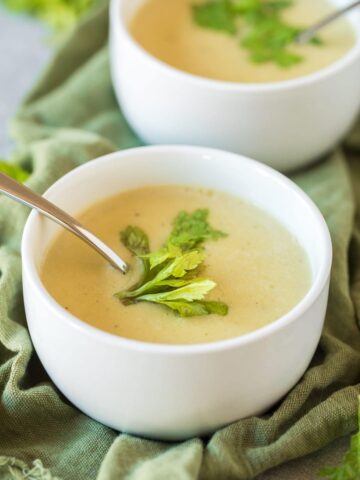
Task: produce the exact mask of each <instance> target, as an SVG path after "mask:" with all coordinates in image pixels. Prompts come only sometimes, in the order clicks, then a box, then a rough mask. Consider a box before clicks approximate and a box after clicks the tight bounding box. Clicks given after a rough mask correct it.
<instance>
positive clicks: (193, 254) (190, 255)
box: [115, 209, 228, 317]
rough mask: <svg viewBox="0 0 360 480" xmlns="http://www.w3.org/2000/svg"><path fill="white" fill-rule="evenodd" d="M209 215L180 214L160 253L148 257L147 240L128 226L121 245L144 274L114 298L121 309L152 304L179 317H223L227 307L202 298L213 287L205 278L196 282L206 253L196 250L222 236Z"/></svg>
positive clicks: (142, 232) (203, 211)
mask: <svg viewBox="0 0 360 480" xmlns="http://www.w3.org/2000/svg"><path fill="white" fill-rule="evenodd" d="M208 214H209V212H208V211H207V210H205V209H199V210H195V211H194V212H193V213H191V214H189V213H186V212H180V214H179V215H178V216H177V217H176V219H175V221H174V224H173V230H172V232H171V235H170V237H169V239H168V241H167V243H166V245H165V246H164V247H163V248H161V249H160V250H158V251H156V252H153V253H149V240H148V237H147V235H146V233H145V232H144V231H143V230H142V229H140V228H139V227H134V226H129V227H127V228H126V229H125V230H124V231H122V232H121V234H120V238H121V241H122V242H123V244H124V245H125V246H126V247H127V248H128V249H129V250H130V251H131V252H132V253H134V254H135V255H136V256H137V257H138V258H139V259H140V260H141V261H142V263H143V274H142V276H141V278H140V280H139V281H138V282H137V284H136V285H133V286H132V287H131V288H130V289H129V290H126V291H120V292H117V293H116V294H115V296H116V297H117V298H118V299H120V300H121V301H122V302H123V304H124V305H131V304H134V303H137V302H151V303H157V304H159V305H163V306H165V307H168V308H170V309H171V310H173V311H175V312H177V313H178V314H179V315H180V316H182V317H189V316H195V315H209V314H217V315H226V314H227V311H228V307H227V306H226V305H225V304H223V303H221V302H206V301H203V298H204V297H205V296H206V295H207V293H209V292H210V291H211V290H212V289H213V288H214V287H215V286H216V284H215V283H214V282H213V281H212V280H209V279H206V278H196V277H195V275H196V274H198V273H199V269H200V267H201V265H202V264H203V262H204V259H205V252H204V251H203V250H199V249H195V248H194V247H195V246H197V247H199V246H200V245H201V244H202V243H203V242H204V241H205V240H208V239H209V240H216V239H218V238H221V237H224V236H225V234H224V233H223V232H221V231H219V230H215V229H214V228H212V227H211V226H210V225H209V223H208V220H207V219H208Z"/></svg>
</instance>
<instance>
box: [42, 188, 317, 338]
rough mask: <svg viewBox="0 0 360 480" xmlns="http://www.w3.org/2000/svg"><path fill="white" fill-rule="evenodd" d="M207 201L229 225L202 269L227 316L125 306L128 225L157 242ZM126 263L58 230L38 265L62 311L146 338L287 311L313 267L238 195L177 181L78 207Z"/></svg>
mask: <svg viewBox="0 0 360 480" xmlns="http://www.w3.org/2000/svg"><path fill="white" fill-rule="evenodd" d="M197 208H207V209H209V221H210V223H211V225H212V226H214V227H216V228H217V229H220V230H222V231H223V232H226V233H227V234H228V235H227V236H226V237H224V238H221V239H218V240H216V241H208V242H206V243H205V244H204V247H205V254H206V257H205V258H206V259H205V268H204V271H202V272H201V276H202V277H208V278H210V279H212V280H214V281H215V282H216V284H217V286H216V287H215V288H214V290H213V291H211V292H210V294H209V295H208V297H209V299H212V300H221V301H223V302H225V303H226V304H227V305H228V306H229V312H228V314H227V315H226V316H218V315H208V316H201V317H191V318H180V317H178V316H176V315H175V314H174V313H173V312H172V311H171V310H168V309H167V308H166V307H163V306H159V305H154V304H150V303H146V302H139V303H137V304H135V305H130V306H125V305H123V304H122V303H121V302H120V301H119V300H118V299H117V298H115V297H114V293H116V292H117V291H119V290H122V289H124V288H126V287H129V286H130V285H132V284H133V283H134V282H136V281H137V280H138V277H139V271H138V268H137V267H136V265H137V264H136V261H135V259H134V257H132V256H131V254H130V253H129V252H128V251H127V250H126V249H125V247H124V246H123V245H121V243H120V239H119V232H120V230H123V229H124V228H125V227H127V226H128V225H137V226H139V227H141V228H142V229H143V230H144V231H145V232H146V233H147V234H148V236H149V239H150V247H151V250H152V251H153V250H155V249H158V248H160V247H161V246H162V245H163V244H164V242H165V240H166V239H167V237H168V235H169V232H170V231H171V224H172V221H173V219H174V217H176V215H177V214H178V213H179V212H180V211H182V210H185V211H188V212H192V211H193V210H194V209H197ZM79 219H80V220H81V222H83V223H84V224H85V225H86V226H87V227H89V228H91V229H92V230H93V231H94V233H96V234H97V235H98V236H99V237H100V238H101V239H103V240H104V241H105V242H106V243H108V244H109V246H111V247H112V248H113V249H114V250H115V251H117V252H118V253H119V254H121V256H123V258H124V259H125V260H126V261H128V262H129V263H130V265H131V267H132V268H131V270H130V272H129V273H128V274H127V275H125V276H124V275H122V274H121V273H120V272H117V271H116V270H114V269H113V268H112V267H110V266H109V265H107V264H106V262H105V261H104V260H103V259H102V258H101V257H100V256H99V255H97V254H96V253H94V252H93V251H92V250H91V249H90V248H89V247H88V246H86V245H85V244H84V243H83V242H81V241H80V240H79V239H77V238H76V237H75V236H73V235H72V234H70V233H68V232H67V231H62V232H61V233H60V234H59V236H58V237H57V238H56V239H55V241H54V243H53V245H52V246H51V247H50V249H49V252H48V254H47V255H46V258H45V261H44V264H43V267H42V273H41V276H42V280H43V283H44V285H45V286H46V288H47V289H48V291H49V292H50V294H51V295H52V296H53V297H54V298H55V299H56V300H57V301H58V303H59V304H60V305H62V306H63V307H65V308H66V309H67V310H68V311H69V312H71V313H72V314H74V315H75V316H77V317H78V318H80V319H82V320H83V321H84V322H87V323H89V324H90V325H93V326H95V327H97V328H99V329H102V330H105V331H107V332H110V333H113V334H116V335H120V336H123V337H127V338H131V339H137V340H143V341H146V342H155V343H169V344H191V343H203V342H213V341H216V340H221V339H226V338H230V337H236V336H238V335H242V334H244V333H247V332H251V331H253V330H255V329H258V328H260V327H262V326H264V325H266V324H268V323H270V322H273V321H274V320H276V319H277V318H279V317H280V316H282V315H284V314H285V313H287V312H288V311H289V310H290V309H291V308H292V307H294V306H295V305H296V304H297V303H298V302H299V300H301V298H302V297H303V296H304V295H305V294H306V292H307V291H308V289H309V286H310V282H311V274H310V267H309V264H308V260H307V257H306V255H305V252H304V250H303V249H302V247H301V246H300V245H299V244H298V242H297V240H296V239H295V238H294V237H293V236H292V235H291V234H290V233H289V232H288V231H287V230H286V229H285V228H284V227H283V226H282V225H281V224H280V223H278V222H277V221H276V220H275V219H274V218H272V217H271V216H269V215H268V214H267V213H265V212H263V211H261V210H260V209H258V208H256V207H255V206H252V205H250V204H248V203H246V202H244V201H242V200H240V199H238V198H236V197H233V196H231V195H228V194H225V193H221V192H218V191H208V190H203V189H195V188H190V187H182V186H155V187H147V188H142V189H138V190H132V191H128V192H125V193H121V194H120V195H118V196H116V197H113V198H109V199H107V200H105V201H103V202H101V203H99V204H96V205H94V206H93V207H91V208H90V209H89V210H88V211H86V212H85V213H83V214H81V215H80V216H79Z"/></svg>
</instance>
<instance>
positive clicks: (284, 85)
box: [110, 0, 360, 92]
mask: <svg viewBox="0 0 360 480" xmlns="http://www.w3.org/2000/svg"><path fill="white" fill-rule="evenodd" d="M123 1H124V0H112V4H111V7H110V22H111V23H112V25H113V26H114V25H115V26H117V27H119V28H120V30H121V32H122V34H123V35H124V36H125V38H126V39H127V41H128V42H129V44H130V45H131V47H132V48H134V49H135V50H136V51H137V53H138V54H140V55H141V56H142V57H143V58H144V60H145V61H147V62H150V63H153V64H155V65H156V66H157V67H158V68H161V69H162V70H163V71H164V73H167V74H170V75H173V76H178V77H179V78H182V79H183V80H186V81H191V82H196V83H199V84H200V85H203V86H207V87H211V88H216V89H226V90H234V91H243V92H246V91H251V92H256V91H258V92H264V91H276V90H288V89H293V88H298V87H302V86H306V85H309V84H313V83H316V82H319V81H322V80H324V79H326V78H328V77H331V76H332V75H335V74H337V73H338V72H339V71H340V70H343V69H344V68H346V67H347V66H348V65H350V64H351V63H352V62H353V61H354V60H356V59H357V58H358V57H360V15H359V20H358V22H357V23H359V26H358V28H355V27H354V28H353V29H354V32H355V35H356V41H355V44H354V46H353V47H352V48H351V49H350V50H349V51H348V52H347V53H346V54H345V55H343V56H342V57H341V58H340V59H339V60H337V61H335V62H333V63H331V64H330V65H329V66H327V67H324V68H322V69H321V70H317V71H316V72H314V73H311V74H309V75H304V76H301V77H297V78H293V79H290V80H285V81H279V82H263V83H241V82H228V81H225V80H215V79H211V78H206V77H201V76H199V75H194V74H192V73H189V72H185V71H183V70H180V69H178V68H175V67H173V66H171V65H169V64H167V63H165V62H163V61H162V60H159V59H158V58H156V57H155V56H153V55H151V54H150V53H149V52H148V51H147V50H145V49H144V48H143V47H142V46H141V45H139V44H138V43H137V42H136V40H135V39H134V38H133V37H132V35H130V33H129V30H128V28H127V25H126V24H125V21H124V18H123V15H122V14H121V8H120V5H121V2H123ZM115 41H116V40H115Z"/></svg>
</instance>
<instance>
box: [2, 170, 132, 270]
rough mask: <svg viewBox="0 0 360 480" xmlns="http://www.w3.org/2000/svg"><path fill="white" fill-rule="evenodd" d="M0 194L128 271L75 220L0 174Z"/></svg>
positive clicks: (102, 244) (120, 260) (114, 254)
mask: <svg viewBox="0 0 360 480" xmlns="http://www.w3.org/2000/svg"><path fill="white" fill-rule="evenodd" d="M0 192H2V193H4V194H5V195H7V196H8V197H10V198H12V199H13V200H16V201H17V202H20V203H23V204H24V205H26V206H28V207H30V208H34V209H35V210H37V211H38V212H40V213H42V214H43V215H45V216H46V217H48V218H50V220H53V221H54V222H56V223H58V224H59V225H61V226H62V227H64V228H66V229H67V230H69V231H70V232H72V233H73V234H75V235H76V236H78V237H79V238H80V239H82V240H84V242H86V243H87V244H88V245H89V246H90V247H92V248H94V249H95V250H96V251H97V252H98V253H100V254H101V255H102V256H103V257H104V258H105V259H106V260H107V261H108V262H109V263H111V265H113V266H114V267H115V268H118V269H120V270H121V271H122V272H123V273H126V272H127V270H128V265H127V264H126V263H125V262H124V261H123V260H122V259H121V258H120V257H119V256H118V255H116V253H115V252H114V251H113V250H111V248H109V247H108V246H107V245H105V243H103V242H102V241H101V240H100V239H99V238H97V237H96V236H95V235H94V234H93V233H91V232H90V231H89V230H87V229H86V228H85V227H84V226H83V225H81V223H79V222H78V221H77V220H75V218H73V217H71V216H70V215H68V214H67V213H66V212H64V211H63V210H61V209H60V208H59V207H57V206H56V205H54V204H53V203H51V202H49V201H48V200H46V198H44V197H41V196H40V195H38V194H37V193H35V192H33V191H32V190H30V188H28V187H26V186H25V185H22V184H21V183H18V182H16V181H15V180H13V179H12V178H10V177H8V176H7V175H5V174H3V173H0Z"/></svg>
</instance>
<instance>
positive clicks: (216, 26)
mask: <svg viewBox="0 0 360 480" xmlns="http://www.w3.org/2000/svg"><path fill="white" fill-rule="evenodd" d="M292 4H293V1H292V0H207V1H206V2H205V3H202V4H196V5H193V6H192V13H193V19H194V21H195V22H196V23H197V24H198V25H199V26H201V27H204V28H209V29H213V30H218V31H223V32H226V33H228V34H230V35H234V36H238V37H239V42H240V45H241V46H242V47H244V48H246V49H247V50H248V51H249V53H250V60H251V61H252V62H254V63H265V62H273V63H275V64H277V65H279V66H280V67H283V68H288V67H291V66H293V65H295V64H297V63H299V62H301V61H302V60H303V57H302V56H301V55H298V54H297V53H295V52H293V51H292V50H291V45H292V44H293V42H294V40H295V38H296V37H297V36H298V35H299V34H300V33H301V32H302V31H303V28H301V27H298V26H293V25H289V24H287V23H286V22H285V21H284V20H283V18H282V12H283V10H284V9H286V8H288V7H290V6H291V5H292ZM310 42H311V43H312V44H314V45H321V43H322V42H321V40H320V39H319V37H314V38H313V39H312V40H311V41H310Z"/></svg>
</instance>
